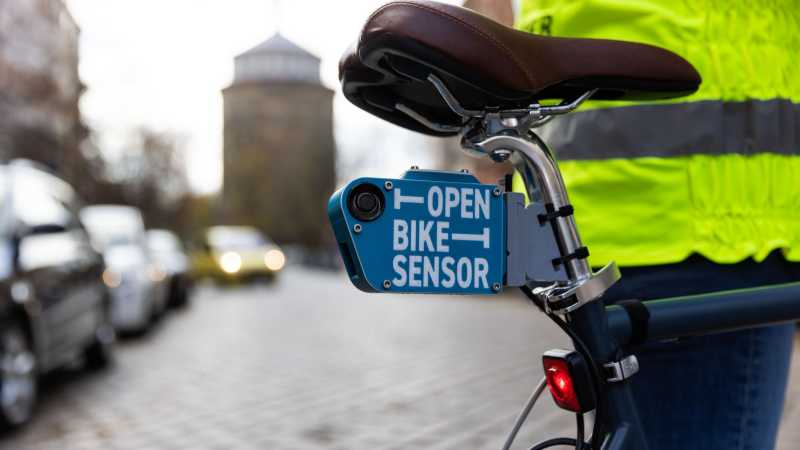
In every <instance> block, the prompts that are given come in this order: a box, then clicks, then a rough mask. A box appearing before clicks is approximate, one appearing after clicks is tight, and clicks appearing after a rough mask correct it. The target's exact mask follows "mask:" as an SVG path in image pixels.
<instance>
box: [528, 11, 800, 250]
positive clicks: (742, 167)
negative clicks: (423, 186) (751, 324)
mask: <svg viewBox="0 0 800 450" xmlns="http://www.w3.org/2000/svg"><path fill="white" fill-rule="evenodd" d="M516 26H517V28H519V29H521V30H525V31H529V32H534V33H539V34H552V35H554V36H570V37H590V38H607V39H619V40H626V41H634V42H643V43H648V44H652V45H656V46H659V47H664V48H667V49H669V50H672V51H673V52H675V53H678V54H679V55H681V56H683V57H684V58H686V59H687V60H688V61H690V62H691V63H692V64H693V65H694V66H695V67H696V68H697V70H698V71H699V72H700V74H701V75H702V77H703V84H702V85H701V87H700V90H699V91H698V92H697V93H696V94H695V95H693V96H691V97H688V98H685V99H677V100H673V101H669V102H657V103H654V104H649V105H642V104H639V103H637V104H633V103H623V102H592V103H590V104H588V105H586V106H585V107H584V108H582V110H581V111H579V112H577V113H574V114H572V115H568V116H565V117H564V118H557V119H556V120H554V121H553V122H551V124H548V125H546V126H545V127H543V128H542V129H541V130H542V133H541V134H542V137H543V138H544V139H545V141H546V142H548V143H549V144H551V145H552V146H553V150H554V152H555V154H556V155H557V158H558V160H559V165H560V167H561V170H562V172H563V174H564V178H565V181H566V183H567V189H568V191H569V195H570V200H571V202H572V204H573V205H574V207H575V218H576V221H577V223H578V227H579V231H580V233H581V236H582V238H583V240H584V242H585V244H586V245H587V246H588V247H589V250H590V252H591V257H590V260H591V262H592V264H593V265H595V266H599V265H603V264H605V263H606V262H608V261H611V260H616V261H617V263H619V264H620V265H621V266H640V265H654V264H668V263H675V262H679V261H681V260H683V259H685V258H686V257H687V256H689V255H690V254H692V253H700V254H702V255H703V256H705V257H707V258H709V259H711V260H713V261H715V262H718V263H735V262H738V261H741V260H743V259H746V258H748V257H753V258H754V259H755V260H757V261H761V260H763V259H764V258H765V257H766V256H767V254H769V253H770V252H771V251H773V250H775V249H783V250H784V254H785V256H786V257H787V258H788V259H790V260H793V261H800V105H798V103H800V1H796V0H777V1H772V2H766V1H749V2H744V1H733V0H728V1H724V0H720V1H710V0H706V1H702V0H686V1H680V2H676V1H674V0H635V1H634V0H522V7H521V11H520V15H519V17H518V20H517V24H516ZM601 57H602V55H598V58H601ZM518 181H519V180H516V181H515V182H518Z"/></svg>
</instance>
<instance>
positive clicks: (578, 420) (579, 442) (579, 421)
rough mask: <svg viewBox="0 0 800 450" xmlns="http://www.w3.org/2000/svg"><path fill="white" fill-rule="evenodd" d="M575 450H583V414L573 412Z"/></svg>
mask: <svg viewBox="0 0 800 450" xmlns="http://www.w3.org/2000/svg"><path fill="white" fill-rule="evenodd" d="M575 428H577V429H578V431H577V432H576V434H575V450H583V414H581V413H575Z"/></svg>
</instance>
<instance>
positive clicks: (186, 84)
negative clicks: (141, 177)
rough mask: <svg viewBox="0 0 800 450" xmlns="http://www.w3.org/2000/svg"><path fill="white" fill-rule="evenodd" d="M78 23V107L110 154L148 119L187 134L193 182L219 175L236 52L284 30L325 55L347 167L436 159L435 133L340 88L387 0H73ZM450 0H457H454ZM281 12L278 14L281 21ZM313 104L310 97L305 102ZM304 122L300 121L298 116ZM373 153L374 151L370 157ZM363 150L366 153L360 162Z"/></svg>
mask: <svg viewBox="0 0 800 450" xmlns="http://www.w3.org/2000/svg"><path fill="white" fill-rule="evenodd" d="M67 3H68V6H69V8H70V10H71V12H72V13H73V15H74V17H75V19H76V20H77V22H78V24H79V25H80V27H81V67H80V72H81V77H82V79H83V81H84V83H86V85H87V86H88V90H87V92H86V93H85V94H84V96H83V99H82V103H81V107H82V111H83V114H84V117H85V118H86V120H87V122H88V123H89V125H90V126H91V127H92V129H93V130H94V131H95V132H96V134H95V137H96V141H97V143H98V144H99V145H100V146H101V148H102V149H103V150H104V151H105V152H106V153H107V154H109V155H111V156H112V157H113V155H115V154H118V152H119V151H120V150H121V148H122V146H123V143H124V142H125V135H126V133H128V132H130V130H132V129H134V128H136V127H138V126H140V125H146V126H149V127H152V128H155V129H157V130H169V131H172V132H174V133H176V134H179V135H181V136H183V137H184V138H185V143H186V159H187V168H188V173H189V177H190V181H191V185H192V187H193V188H194V189H195V190H196V191H198V192H213V191H215V190H217V189H218V188H219V187H220V184H221V179H222V170H221V156H222V95H221V93H220V90H221V89H222V88H224V87H225V86H227V85H228V84H230V82H231V79H232V77H233V57H234V56H235V55H237V54H239V53H241V52H243V51H245V50H247V49H249V48H250V47H253V46H255V45H257V44H259V43H260V42H262V41H264V40H266V39H267V38H269V37H270V36H271V35H272V34H273V33H274V32H275V31H276V29H277V27H280V31H281V33H282V34H284V35H285V36H287V37H288V38H289V39H292V40H293V41H295V42H296V43H298V44H299V45H301V46H302V47H304V48H306V49H308V50H309V51H311V52H312V53H314V54H316V55H318V56H319V57H321V58H322V79H323V82H324V83H325V84H326V85H327V86H329V87H331V88H333V89H337V96H336V100H335V102H334V112H335V117H336V119H335V120H336V123H335V129H334V130H335V134H336V140H337V145H338V147H339V151H340V162H341V165H340V167H342V168H353V167H356V166H357V167H358V170H357V172H355V173H348V174H347V176H348V177H352V176H356V175H361V174H363V173H365V172H371V173H372V174H374V175H376V176H380V175H387V176H388V175H392V176H393V175H398V174H399V173H400V171H402V170H403V169H405V168H407V167H408V166H409V165H411V164H412V163H414V164H418V165H420V166H423V167H424V166H425V164H426V163H427V162H429V161H431V160H432V157H431V155H430V154H429V152H428V149H427V148H426V147H428V146H429V144H430V140H429V139H427V138H423V137H421V136H420V135H417V134H414V133H411V132H406V131H403V130H400V129H399V128H397V127H393V126H391V125H388V124H386V123H385V122H382V121H380V120H379V119H376V118H372V117H371V116H369V115H367V114H366V113H363V112H361V111H360V110H358V109H356V108H355V107H353V106H351V105H350V104H348V103H347V102H346V100H344V98H343V97H342V96H341V95H340V94H339V93H338V86H337V76H336V65H337V63H338V60H339V56H340V55H341V53H342V52H343V51H344V49H345V48H346V47H347V46H348V44H349V43H350V42H352V41H353V40H354V39H355V38H356V35H357V33H358V31H359V29H360V27H361V25H363V22H364V20H365V19H366V18H367V16H368V15H369V14H370V13H371V12H372V11H373V10H375V9H376V8H377V7H378V6H380V5H381V4H382V3H385V2H384V1H380V0H347V1H331V0H293V1H288V0H285V1H282V2H280V5H281V6H280V8H279V9H280V19H279V20H278V18H277V14H276V11H277V10H278V9H276V6H275V5H276V2H274V1H271V0H68V2H67ZM450 3H456V1H454V0H451V1H450ZM278 22H280V24H279V23H278ZM298 107H313V105H298ZM297 128H298V130H302V124H297ZM365 155H371V157H368V158H367V157H365ZM356 160H359V161H361V162H360V163H359V164H355V162H356Z"/></svg>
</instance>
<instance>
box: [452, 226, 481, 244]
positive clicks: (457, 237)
mask: <svg viewBox="0 0 800 450" xmlns="http://www.w3.org/2000/svg"><path fill="white" fill-rule="evenodd" d="M451 238H452V239H453V240H454V241H475V242H483V248H489V228H488V227H484V228H483V233H481V234H469V233H453V234H452V235H451Z"/></svg>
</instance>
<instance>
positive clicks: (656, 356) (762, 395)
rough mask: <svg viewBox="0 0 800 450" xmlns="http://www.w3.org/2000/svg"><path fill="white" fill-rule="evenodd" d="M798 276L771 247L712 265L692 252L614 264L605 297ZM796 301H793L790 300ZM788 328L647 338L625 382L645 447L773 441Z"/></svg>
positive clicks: (761, 449) (659, 449) (715, 449)
mask: <svg viewBox="0 0 800 450" xmlns="http://www.w3.org/2000/svg"><path fill="white" fill-rule="evenodd" d="M797 280H800V264H797V263H788V262H786V261H784V259H783V257H782V256H781V255H780V254H778V253H773V254H772V255H770V256H769V257H768V258H767V259H766V260H765V261H764V262H762V263H755V262H754V261H752V260H748V261H744V262H741V263H738V264H731V265H719V264H714V263H712V262H710V261H708V260H707V259H705V258H702V257H700V256H692V257H690V258H688V259H687V260H686V261H683V262H681V263H678V264H669V265H662V266H652V267H631V268H627V269H622V280H620V282H619V283H618V284H617V285H615V286H614V287H613V288H612V289H610V290H609V291H608V293H607V297H606V299H607V301H608V302H614V301H617V300H623V299H632V298H635V299H640V300H648V299H655V298H663V297H673V296H679V295H690V294H697V293H703V292H713V291H720V290H728V289H740V288H747V287H754V286H763V285H769V284H777V283H786V282H790V281H797ZM798 301H800V299H798ZM794 331H795V326H794V325H793V324H787V325H777V326H769V327H762V328H757V329H751V330H744V331H736V332H730V333H724V334H717V335H710V336H702V337H693V338H686V339H681V340H678V341H672V342H660V343H654V344H648V345H646V346H644V347H642V348H640V349H637V350H636V351H635V353H636V355H637V357H638V358H639V361H640V364H641V371H640V372H639V373H638V374H637V375H636V376H634V377H633V378H632V379H631V380H632V382H631V384H632V389H633V392H634V395H635V398H636V404H637V407H638V410H639V417H640V419H641V422H642V427H643V428H644V431H645V435H646V436H647V439H648V444H649V448H650V450H667V449H670V450H672V449H674V450H722V449H737V450H744V449H748V450H756V449H758V450H771V449H772V448H774V446H775V437H776V434H777V431H778V424H779V422H780V417H781V412H782V409H783V398H784V394H785V390H786V383H787V378H788V373H789V362H790V359H791V353H792V343H793V337H794Z"/></svg>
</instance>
